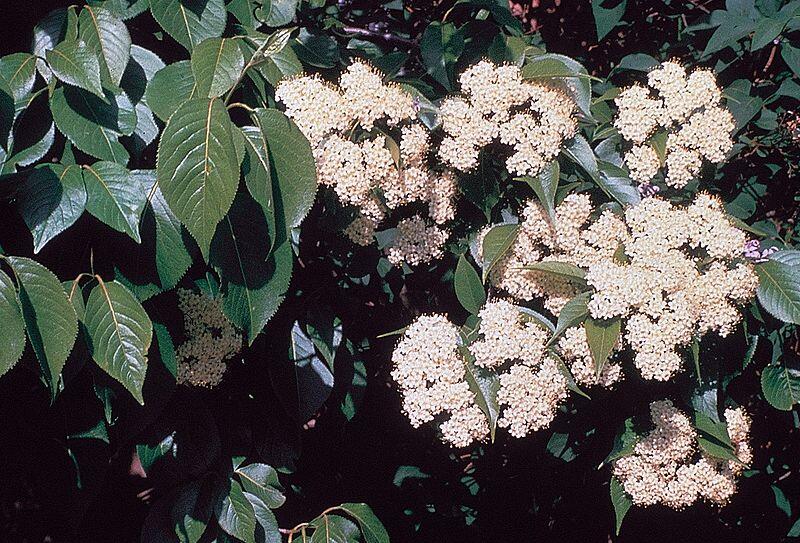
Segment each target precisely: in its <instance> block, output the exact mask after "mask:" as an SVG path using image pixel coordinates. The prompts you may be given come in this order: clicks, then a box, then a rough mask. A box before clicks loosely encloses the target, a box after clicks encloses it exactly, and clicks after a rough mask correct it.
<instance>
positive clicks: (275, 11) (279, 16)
mask: <svg viewBox="0 0 800 543" xmlns="http://www.w3.org/2000/svg"><path fill="white" fill-rule="evenodd" d="M299 3H300V2H299V0H266V1H265V2H264V3H263V6H262V8H261V9H260V10H258V11H257V12H256V13H257V15H258V18H259V20H260V21H261V22H262V23H264V24H265V25H267V26H273V27H275V26H283V25H287V24H289V23H291V22H292V20H293V19H294V15H295V11H297V5H298V4H299Z"/></svg>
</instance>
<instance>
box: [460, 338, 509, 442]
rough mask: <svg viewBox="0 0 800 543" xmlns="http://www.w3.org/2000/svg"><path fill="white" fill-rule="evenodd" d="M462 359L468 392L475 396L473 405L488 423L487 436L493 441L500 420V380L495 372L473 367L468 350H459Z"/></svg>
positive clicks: (472, 358) (471, 357) (473, 361)
mask: <svg viewBox="0 0 800 543" xmlns="http://www.w3.org/2000/svg"><path fill="white" fill-rule="evenodd" d="M459 350H460V351H461V354H462V356H463V357H464V368H465V372H464V378H465V379H466V381H467V384H468V385H469V389H470V391H471V392H472V393H473V394H475V403H476V404H477V405H478V407H480V409H481V411H483V414H484V415H486V419H487V421H488V422H489V436H490V438H491V440H492V441H494V436H495V432H496V430H497V420H498V419H499V418H500V406H499V404H498V402H497V391H498V390H500V378H499V377H498V376H497V373H496V372H490V371H487V370H486V369H485V368H481V367H479V366H476V365H475V359H474V357H473V356H472V355H471V354H470V352H469V350H468V349H466V348H464V347H461V348H460V349H459Z"/></svg>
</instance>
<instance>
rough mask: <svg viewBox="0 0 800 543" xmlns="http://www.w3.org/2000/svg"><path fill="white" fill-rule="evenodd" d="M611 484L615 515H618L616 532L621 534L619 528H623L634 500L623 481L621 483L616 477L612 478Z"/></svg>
mask: <svg viewBox="0 0 800 543" xmlns="http://www.w3.org/2000/svg"><path fill="white" fill-rule="evenodd" d="M609 486H610V487H611V488H610V490H611V503H612V505H613V506H614V516H615V517H616V523H615V532H616V534H617V535H619V530H620V528H622V521H623V520H624V519H625V515H627V514H628V510H629V509H630V508H631V506H632V505H633V500H631V498H630V496H628V494H627V493H626V492H625V489H624V488H623V487H622V483H620V482H619V481H618V480H617V478H616V477H612V478H611V484H610V485H609Z"/></svg>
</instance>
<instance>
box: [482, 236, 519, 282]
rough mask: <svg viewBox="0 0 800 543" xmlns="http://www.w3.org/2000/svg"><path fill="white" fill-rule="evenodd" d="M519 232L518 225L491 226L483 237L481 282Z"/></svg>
mask: <svg viewBox="0 0 800 543" xmlns="http://www.w3.org/2000/svg"><path fill="white" fill-rule="evenodd" d="M517 232H519V225H518V224H501V225H498V226H493V227H492V228H491V229H490V230H489V231H488V232H487V233H486V235H485V236H484V237H483V247H482V250H481V254H482V256H483V262H482V266H483V281H484V282H485V281H486V278H487V277H489V272H491V271H492V268H493V267H494V266H495V265H496V264H497V262H498V261H499V260H500V259H501V258H502V257H503V255H504V254H505V253H506V251H508V250H509V249H510V248H511V246H512V245H513V243H514V241H515V240H516V239H517Z"/></svg>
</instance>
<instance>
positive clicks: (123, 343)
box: [83, 279, 153, 404]
mask: <svg viewBox="0 0 800 543" xmlns="http://www.w3.org/2000/svg"><path fill="white" fill-rule="evenodd" d="M98 281H99V283H98V284H97V286H95V287H94V288H93V289H92V292H91V293H90V294H89V299H88V300H87V301H86V314H85V316H84V319H83V323H84V324H85V325H86V331H87V333H88V334H89V340H90V341H91V353H92V358H94V361H95V362H97V365H98V366H100V367H101V368H102V369H103V370H104V371H105V372H106V373H108V374H109V375H110V376H111V377H113V378H114V379H116V380H117V381H119V382H120V383H122V385H123V386H124V387H125V388H127V389H128V390H129V391H130V393H131V394H133V397H134V398H136V400H137V401H138V402H139V403H141V404H144V398H143V397H142V386H143V385H144V376H145V373H146V372H147V351H148V349H149V348H150V343H151V341H152V340H153V323H152V322H151V321H150V317H149V316H148V315H147V312H146V311H145V310H144V308H143V307H142V304H140V303H139V301H138V300H137V299H136V297H135V296H134V295H133V294H132V293H131V291H129V290H128V289H127V288H125V287H124V286H123V285H122V284H121V283H118V282H116V281H110V282H108V283H106V282H103V281H101V280H99V279H98Z"/></svg>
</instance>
